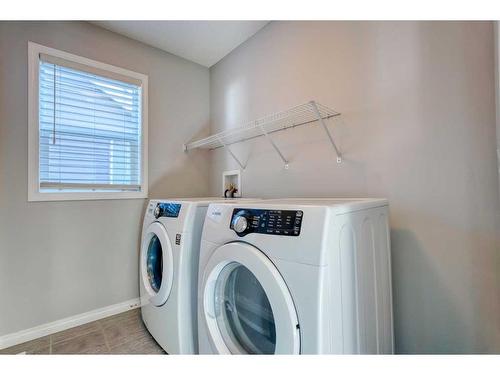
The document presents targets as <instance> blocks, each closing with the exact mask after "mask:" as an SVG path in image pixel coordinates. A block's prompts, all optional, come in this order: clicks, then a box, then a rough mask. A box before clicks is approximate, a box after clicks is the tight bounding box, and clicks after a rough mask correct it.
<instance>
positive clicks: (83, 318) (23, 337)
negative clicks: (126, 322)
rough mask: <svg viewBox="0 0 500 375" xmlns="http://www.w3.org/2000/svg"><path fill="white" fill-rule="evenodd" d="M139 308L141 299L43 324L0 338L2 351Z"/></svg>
mask: <svg viewBox="0 0 500 375" xmlns="http://www.w3.org/2000/svg"><path fill="white" fill-rule="evenodd" d="M139 306H140V299H139V298H134V299H131V300H128V301H125V302H121V303H117V304H116V305H111V306H106V307H102V308H100V309H96V310H92V311H88V312H86V313H83V314H78V315H74V316H70V317H68V318H64V319H61V320H56V321H55V322H51V323H46V324H42V325H39V326H36V327H33V328H29V329H25V330H23V331H19V332H14V333H10V334H8V335H5V336H0V350H1V349H5V348H8V347H11V346H14V345H17V344H21V343H23V342H27V341H30V340H34V339H37V338H40V337H43V336H47V335H51V334H53V333H56V332H60V331H64V330H65V329H69V328H73V327H76V326H80V325H82V324H85V323H90V322H93V321H95V320H99V319H102V318H106V317H108V316H111V315H115V314H119V313H122V312H125V311H127V310H132V309H135V308H137V307H139Z"/></svg>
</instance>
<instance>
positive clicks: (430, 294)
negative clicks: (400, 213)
mask: <svg viewBox="0 0 500 375" xmlns="http://www.w3.org/2000/svg"><path fill="white" fill-rule="evenodd" d="M391 251H392V256H391V259H392V288H393V311H394V312H393V314H394V336H395V337H394V339H395V351H396V353H398V354H410V353H411V354H416V353H418V354H450V353H470V350H471V346H472V343H473V338H472V335H471V332H468V331H469V330H468V329H467V317H466V316H464V312H463V309H460V308H459V307H458V306H456V304H455V301H454V300H453V293H452V291H451V290H449V289H448V288H447V287H446V285H445V283H444V282H443V280H442V279H441V278H440V276H439V274H438V271H437V270H436V269H435V267H433V265H432V262H435V260H433V259H431V257H430V256H429V254H427V253H426V251H425V249H424V247H423V245H422V243H421V242H420V241H419V240H418V239H417V237H416V236H415V234H414V233H413V232H411V231H410V230H407V229H392V230H391ZM423 343H426V344H425V345H423ZM429 343H431V344H429Z"/></svg>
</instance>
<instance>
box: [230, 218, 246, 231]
mask: <svg viewBox="0 0 500 375" xmlns="http://www.w3.org/2000/svg"><path fill="white" fill-rule="evenodd" d="M247 228H248V220H247V218H246V217H244V216H236V217H235V218H234V222H233V229H234V230H235V232H236V233H243V232H244V231H245V230H246V229H247Z"/></svg>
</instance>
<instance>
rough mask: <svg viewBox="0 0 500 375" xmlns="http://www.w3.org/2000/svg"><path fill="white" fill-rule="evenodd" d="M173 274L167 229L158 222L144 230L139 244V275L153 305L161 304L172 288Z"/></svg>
mask: <svg viewBox="0 0 500 375" xmlns="http://www.w3.org/2000/svg"><path fill="white" fill-rule="evenodd" d="M173 276H174V270H173V256H172V246H171V242H170V239H169V237H168V234H167V231H166V230H165V228H164V227H163V225H161V224H160V223H158V222H154V223H152V224H151V225H150V226H149V227H148V229H147V230H146V234H145V236H144V238H143V239H142V244H141V277H142V283H143V285H144V287H145V289H146V292H147V293H148V295H149V301H150V302H151V303H152V304H153V305H155V306H161V305H163V304H164V303H165V302H166V301H167V299H168V296H169V294H170V290H171V289H172V281H173Z"/></svg>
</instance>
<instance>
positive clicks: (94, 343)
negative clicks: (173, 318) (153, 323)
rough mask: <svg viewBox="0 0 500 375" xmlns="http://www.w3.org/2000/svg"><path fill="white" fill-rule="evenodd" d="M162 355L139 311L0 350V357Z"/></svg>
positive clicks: (125, 313) (132, 311) (162, 352)
mask: <svg viewBox="0 0 500 375" xmlns="http://www.w3.org/2000/svg"><path fill="white" fill-rule="evenodd" d="M23 352H26V354H165V352H164V351H163V349H162V348H161V347H160V346H159V345H158V344H157V343H156V341H155V340H154V339H153V337H151V335H150V334H149V332H148V331H147V329H146V327H145V326H144V323H143V322H142V319H141V312H140V309H134V310H130V311H127V312H124V313H122V314H118V315H113V316H110V317H108V318H105V319H101V320H98V321H95V322H92V323H88V324H84V325H82V326H79V327H75V328H71V329H68V330H66V331H62V332H58V333H54V334H53V335H49V336H45V337H41V338H39V339H36V340H33V341H29V342H26V343H23V344H19V345H16V346H12V347H10V348H7V349H4V350H0V354H18V353H23Z"/></svg>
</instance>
